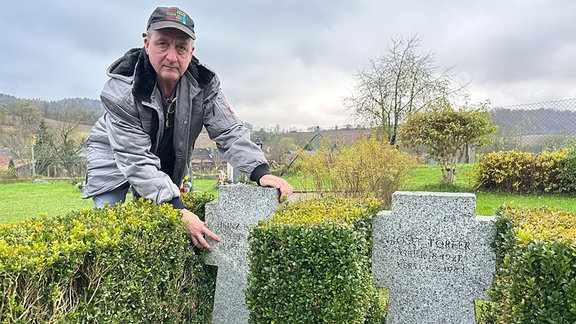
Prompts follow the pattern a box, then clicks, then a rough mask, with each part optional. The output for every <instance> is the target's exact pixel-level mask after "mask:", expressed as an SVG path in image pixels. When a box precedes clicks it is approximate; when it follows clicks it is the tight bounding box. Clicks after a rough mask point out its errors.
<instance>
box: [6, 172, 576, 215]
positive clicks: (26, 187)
mask: <svg viewBox="0 0 576 324" xmlns="http://www.w3.org/2000/svg"><path fill="white" fill-rule="evenodd" d="M473 168H474V165H463V166H462V169H461V170H460V171H459V173H458V176H457V182H456V185H455V186H447V185H444V184H442V181H441V180H442V175H441V172H440V169H439V168H437V167H430V166H428V165H423V166H420V167H418V168H416V169H414V171H413V174H412V177H411V180H410V181H409V183H407V184H406V185H405V186H404V187H403V188H400V190H407V191H447V192H472V193H475V194H476V212H477V214H478V215H484V216H491V215H494V212H495V210H496V209H497V208H498V207H499V206H500V205H502V204H503V203H513V204H514V205H515V206H529V207H534V206H542V205H547V206H552V207H557V208H561V209H564V210H567V211H571V212H576V200H575V197H574V195H573V196H563V195H557V194H530V195H515V194H509V193H501V192H481V191H474V177H473V172H474V170H473ZM286 179H287V180H288V181H289V182H290V183H291V184H292V185H293V186H294V188H295V189H296V190H305V189H311V185H310V183H311V182H310V181H307V179H302V177H299V176H292V175H291V176H287V177H286ZM215 184H216V180H195V182H194V187H195V190H199V191H209V192H211V193H213V194H217V192H216V189H215V188H214V186H215ZM81 196H82V193H81V192H80V190H78V188H76V187H75V186H74V185H72V184H71V183H66V182H60V183H19V184H3V185H0V223H7V222H12V221H19V220H22V219H24V218H27V217H35V216H39V215H40V214H43V213H45V214H46V215H48V216H56V215H62V214H65V213H66V212H68V211H70V210H74V209H80V208H92V201H91V200H89V199H88V200H83V199H81Z"/></svg>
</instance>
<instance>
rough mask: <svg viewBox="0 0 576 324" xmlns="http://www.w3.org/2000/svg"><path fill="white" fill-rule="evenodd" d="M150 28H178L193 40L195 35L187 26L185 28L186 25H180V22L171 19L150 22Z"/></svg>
mask: <svg viewBox="0 0 576 324" xmlns="http://www.w3.org/2000/svg"><path fill="white" fill-rule="evenodd" d="M150 28H152V29H154V30H157V29H163V28H176V29H178V30H181V31H183V32H185V33H186V35H188V36H190V37H191V38H192V39H194V40H195V39H196V35H195V34H194V32H192V31H191V30H190V29H189V28H186V27H184V26H182V24H179V23H177V22H173V21H160V22H157V23H153V24H150Z"/></svg>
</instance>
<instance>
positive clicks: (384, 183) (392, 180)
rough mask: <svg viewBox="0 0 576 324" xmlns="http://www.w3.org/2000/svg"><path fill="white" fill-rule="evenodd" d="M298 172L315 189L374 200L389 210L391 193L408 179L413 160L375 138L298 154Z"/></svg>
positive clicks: (385, 142)
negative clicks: (309, 178)
mask: <svg viewBox="0 0 576 324" xmlns="http://www.w3.org/2000/svg"><path fill="white" fill-rule="evenodd" d="M300 156H301V158H302V164H301V169H302V173H303V174H304V175H305V176H309V177H311V178H312V179H313V181H314V186H315V189H316V190H328V191H330V192H331V193H332V194H336V195H340V196H343V197H356V198H366V197H375V198H378V199H380V200H381V201H382V202H383V205H384V208H389V207H390V204H391V201H392V193H394V191H397V190H398V188H399V187H400V186H401V185H402V184H404V183H405V182H406V181H408V179H409V175H410V171H411V168H412V166H413V165H414V164H415V160H414V159H413V158H412V157H411V156H410V155H409V154H407V153H405V152H401V151H399V150H397V149H395V148H394V147H392V146H391V145H390V144H388V142H387V141H383V140H378V139H376V137H375V136H373V137H371V138H366V139H361V140H358V141H357V142H356V143H354V144H353V145H350V146H343V145H342V146H338V147H336V148H335V149H333V148H332V147H331V146H324V147H323V148H321V149H319V150H317V151H315V152H314V153H311V154H301V155H300Z"/></svg>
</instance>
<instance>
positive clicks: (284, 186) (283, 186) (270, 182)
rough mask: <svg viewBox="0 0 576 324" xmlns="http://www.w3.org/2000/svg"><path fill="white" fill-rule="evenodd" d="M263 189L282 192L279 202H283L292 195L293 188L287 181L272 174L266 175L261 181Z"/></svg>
mask: <svg viewBox="0 0 576 324" xmlns="http://www.w3.org/2000/svg"><path fill="white" fill-rule="evenodd" d="M259 183H260V185H261V186H262V187H272V188H276V189H278V190H280V196H279V197H278V201H280V202H283V201H284V200H286V199H288V197H289V196H290V195H291V194H292V186H291V185H290V184H289V183H288V182H286V180H284V179H282V178H279V177H277V176H275V175H272V174H266V175H264V176H262V178H260V181H259Z"/></svg>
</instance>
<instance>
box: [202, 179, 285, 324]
mask: <svg viewBox="0 0 576 324" xmlns="http://www.w3.org/2000/svg"><path fill="white" fill-rule="evenodd" d="M277 206H278V190H277V189H274V188H263V187H258V186H249V185H243V184H233V185H226V186H221V187H220V189H219V192H218V201H215V202H211V203H208V204H206V227H208V228H209V229H210V230H212V231H213V232H214V233H216V234H218V235H219V236H220V242H215V241H213V240H211V239H209V238H207V240H208V243H209V244H210V245H211V246H212V251H210V252H209V253H208V254H207V258H206V263H207V264H210V265H215V266H218V274H217V277H216V292H215V295H214V310H213V312H212V323H217V324H224V323H234V324H237V323H248V309H247V308H246V304H245V294H244V291H245V290H246V287H247V282H246V277H247V275H248V257H247V253H248V233H249V228H250V226H253V225H256V224H258V221H259V220H263V219H268V218H270V216H271V215H272V214H273V213H274V211H276V207H277Z"/></svg>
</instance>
